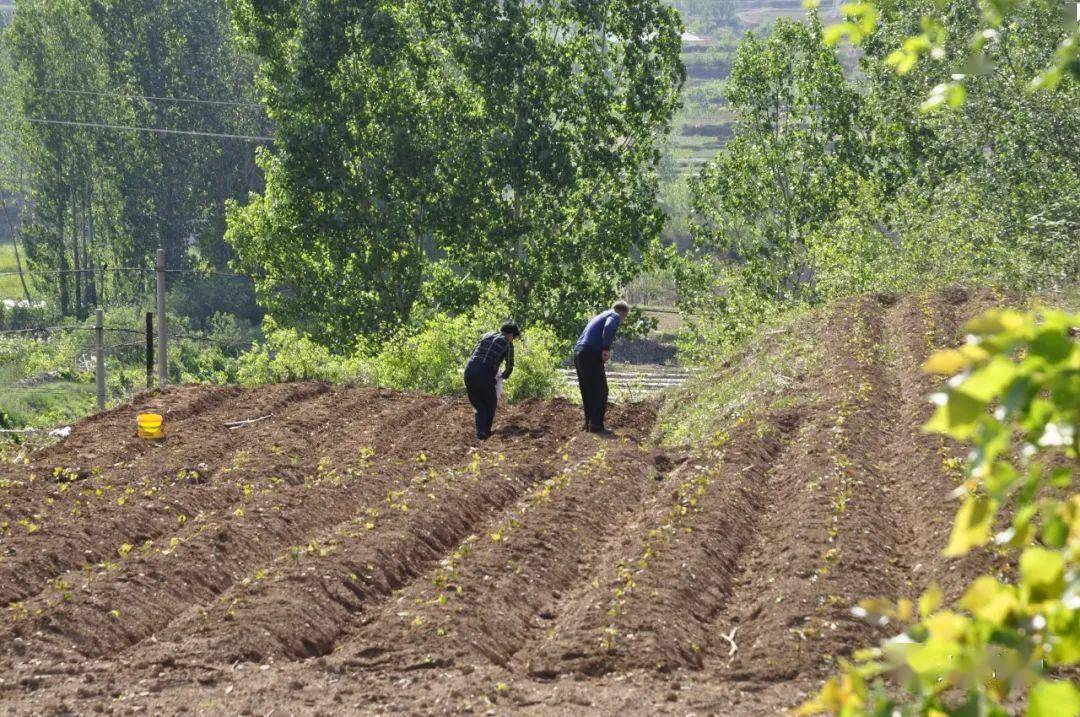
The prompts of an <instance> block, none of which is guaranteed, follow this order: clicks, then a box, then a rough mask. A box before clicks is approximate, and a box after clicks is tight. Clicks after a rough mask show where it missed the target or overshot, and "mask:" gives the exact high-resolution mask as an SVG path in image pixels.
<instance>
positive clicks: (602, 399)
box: [574, 350, 608, 430]
mask: <svg viewBox="0 0 1080 717" xmlns="http://www.w3.org/2000/svg"><path fill="white" fill-rule="evenodd" d="M574 368H575V369H577V379H578V386H580V387H581V405H582V407H583V408H584V409H585V427H586V428H588V429H590V430H600V429H602V428H604V415H605V414H606V413H607V403H608V385H607V372H606V371H605V370H604V358H603V356H601V354H600V352H599V351H589V350H585V351H575V352H574Z"/></svg>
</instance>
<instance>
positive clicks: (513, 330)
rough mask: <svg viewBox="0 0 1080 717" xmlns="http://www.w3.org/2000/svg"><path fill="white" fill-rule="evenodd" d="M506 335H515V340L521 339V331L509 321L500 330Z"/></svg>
mask: <svg viewBox="0 0 1080 717" xmlns="http://www.w3.org/2000/svg"><path fill="white" fill-rule="evenodd" d="M499 331H501V332H502V333H504V334H513V335H514V338H515V339H518V338H521V329H520V328H519V327H518V325H517V324H515V323H514V322H513V321H508V322H506V323H505V324H503V325H502V328H501V329H499Z"/></svg>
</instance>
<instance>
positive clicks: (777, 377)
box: [655, 313, 818, 446]
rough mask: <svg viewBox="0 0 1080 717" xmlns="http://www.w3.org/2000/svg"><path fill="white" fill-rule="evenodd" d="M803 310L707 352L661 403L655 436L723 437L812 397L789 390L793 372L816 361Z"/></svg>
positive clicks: (697, 442)
mask: <svg viewBox="0 0 1080 717" xmlns="http://www.w3.org/2000/svg"><path fill="white" fill-rule="evenodd" d="M807 318H809V317H808V315H807V314H806V313H802V314H798V315H792V316H789V317H785V318H783V319H779V320H777V324H776V328H775V329H774V330H772V331H769V332H758V333H757V334H755V335H753V336H750V337H745V338H743V339H740V340H734V339H726V340H725V341H724V343H723V345H725V346H727V347H728V348H727V349H726V350H724V351H722V352H717V353H716V354H715V355H710V357H709V359H708V363H707V364H706V365H705V366H703V367H702V368H701V370H700V372H697V373H695V374H694V375H692V376H691V378H690V379H689V380H688V381H687V383H686V384H685V385H684V386H682V387H680V388H679V389H677V390H676V391H675V392H674V393H672V394H671V395H670V396H668V398H667V400H665V401H664V402H663V404H662V407H661V409H660V415H659V417H658V420H657V424H656V425H657V427H656V429H655V433H656V438H657V439H658V440H659V441H660V442H661V443H664V444H666V445H673V446H688V445H692V446H701V445H706V444H708V443H710V442H712V441H716V440H722V439H723V437H724V436H725V435H726V434H727V432H728V431H729V430H730V429H731V427H733V426H735V425H736V424H737V423H739V422H740V421H748V420H753V419H754V418H756V417H760V416H762V415H764V414H765V413H766V412H767V411H769V410H770V409H771V408H773V407H776V406H778V405H780V404H781V403H789V402H792V401H812V400H814V397H813V396H809V395H800V396H792V393H791V391H789V390H787V389H788V388H789V386H790V379H791V378H792V377H793V376H798V375H802V374H804V373H805V372H807V371H809V370H810V369H811V368H812V362H814V361H817V360H818V358H817V352H816V351H815V349H817V348H818V346H817V345H816V343H815V341H814V339H813V337H812V336H811V335H810V333H809V331H808V330H807V329H808V327H810V326H812V325H813V322H812V321H807V320H806V319H807Z"/></svg>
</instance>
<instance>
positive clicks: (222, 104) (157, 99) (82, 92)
mask: <svg viewBox="0 0 1080 717" xmlns="http://www.w3.org/2000/svg"><path fill="white" fill-rule="evenodd" d="M33 89H34V90H36V91H38V92H48V93H51V94H58V95H76V96H82V97H121V98H123V99H126V100H150V101H152V102H183V103H188V104H193V105H216V106H219V107H249V108H253V109H260V110H261V109H263V106H262V105H261V104H258V103H256V102H236V101H230V100H204V99H198V98H192V97H155V96H154V95H128V94H124V93H121V92H93V91H91V90H67V89H60V88H56V87H34V88H33Z"/></svg>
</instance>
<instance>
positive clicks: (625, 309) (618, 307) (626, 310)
mask: <svg viewBox="0 0 1080 717" xmlns="http://www.w3.org/2000/svg"><path fill="white" fill-rule="evenodd" d="M611 310H612V311H614V312H615V313H616V314H618V315H619V316H620V317H622V318H624V319H625V318H626V317H627V316H629V315H630V304H628V303H626V302H625V301H616V302H615V303H614V304H612V306H611Z"/></svg>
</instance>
